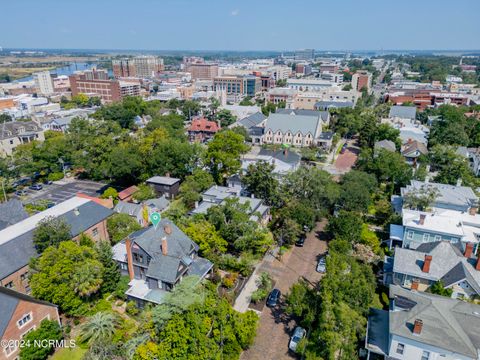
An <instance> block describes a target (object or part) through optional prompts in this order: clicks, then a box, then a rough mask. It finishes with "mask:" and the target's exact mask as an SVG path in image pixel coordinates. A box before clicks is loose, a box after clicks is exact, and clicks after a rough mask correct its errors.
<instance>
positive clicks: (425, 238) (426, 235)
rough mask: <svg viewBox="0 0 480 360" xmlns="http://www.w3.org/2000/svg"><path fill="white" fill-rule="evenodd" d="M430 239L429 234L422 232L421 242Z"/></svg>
mask: <svg viewBox="0 0 480 360" xmlns="http://www.w3.org/2000/svg"><path fill="white" fill-rule="evenodd" d="M429 240H430V234H423V242H428V241H429Z"/></svg>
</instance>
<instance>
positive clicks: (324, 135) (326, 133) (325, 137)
mask: <svg viewBox="0 0 480 360" xmlns="http://www.w3.org/2000/svg"><path fill="white" fill-rule="evenodd" d="M318 138H319V139H320V140H332V139H333V131H324V132H322V133H321V134H320V136H319V137H318Z"/></svg>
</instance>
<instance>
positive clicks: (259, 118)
mask: <svg viewBox="0 0 480 360" xmlns="http://www.w3.org/2000/svg"><path fill="white" fill-rule="evenodd" d="M266 118H267V117H266V116H265V115H263V114H262V113H261V112H257V113H255V114H252V115H250V116H247V117H246V118H243V119H242V120H238V121H237V123H238V124H240V125H242V126H243V127H245V128H246V129H250V128H251V127H254V126H258V125H260V124H261V123H262V122H263V121H264V120H265V119H266Z"/></svg>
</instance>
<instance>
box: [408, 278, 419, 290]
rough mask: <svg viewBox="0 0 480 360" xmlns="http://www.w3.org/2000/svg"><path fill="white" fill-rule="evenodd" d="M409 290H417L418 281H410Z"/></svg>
mask: <svg viewBox="0 0 480 360" xmlns="http://www.w3.org/2000/svg"><path fill="white" fill-rule="evenodd" d="M410 290H418V280H413V281H412V286H411V287H410Z"/></svg>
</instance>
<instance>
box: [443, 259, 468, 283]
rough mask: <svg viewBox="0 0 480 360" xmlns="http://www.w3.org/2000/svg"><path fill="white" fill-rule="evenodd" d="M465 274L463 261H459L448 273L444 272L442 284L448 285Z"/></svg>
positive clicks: (462, 277) (464, 276)
mask: <svg viewBox="0 0 480 360" xmlns="http://www.w3.org/2000/svg"><path fill="white" fill-rule="evenodd" d="M466 276H467V274H466V271H465V267H464V266H463V263H461V262H459V263H458V264H457V265H455V266H454V267H453V268H452V269H451V270H450V271H449V272H448V273H446V274H445V275H444V276H443V277H442V279H441V280H442V282H443V285H444V286H450V285H452V284H455V283H457V282H459V281H461V280H463V279H465V278H466Z"/></svg>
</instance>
